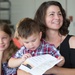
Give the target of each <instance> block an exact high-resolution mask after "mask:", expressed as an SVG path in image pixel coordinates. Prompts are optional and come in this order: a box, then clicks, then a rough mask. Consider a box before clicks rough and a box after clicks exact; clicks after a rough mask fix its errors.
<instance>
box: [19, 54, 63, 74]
mask: <svg viewBox="0 0 75 75" xmlns="http://www.w3.org/2000/svg"><path fill="white" fill-rule="evenodd" d="M61 60H62V59H60V60H58V59H57V58H55V57H53V56H51V55H50V54H45V55H40V56H35V57H31V58H28V59H27V60H26V61H25V62H24V63H23V64H21V66H20V67H19V69H22V70H24V71H26V72H29V73H31V74H32V75H42V74H44V73H45V72H46V71H47V70H48V69H50V68H52V67H53V66H55V65H56V64H57V63H59V62H60V61H61ZM27 64H28V66H29V65H30V68H29V67H27V66H25V65H27Z"/></svg>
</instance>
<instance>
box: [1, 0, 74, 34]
mask: <svg viewBox="0 0 75 75" xmlns="http://www.w3.org/2000/svg"><path fill="white" fill-rule="evenodd" d="M44 1H49V0H0V21H4V22H7V23H8V24H9V25H10V27H11V28H12V29H14V30H15V25H16V24H17V22H18V21H19V20H20V19H22V18H24V17H30V18H33V17H34V14H35V12H36V10H37V9H38V7H39V6H40V4H41V3H42V2H44ZM55 1H59V2H60V3H61V4H62V6H63V8H64V9H65V11H66V13H67V18H68V19H70V21H71V23H70V27H69V31H70V32H69V34H73V35H75V9H74V7H75V0H55Z"/></svg>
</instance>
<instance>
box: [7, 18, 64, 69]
mask: <svg viewBox="0 0 75 75" xmlns="http://www.w3.org/2000/svg"><path fill="white" fill-rule="evenodd" d="M17 31H18V37H19V39H20V40H21V42H22V43H23V45H24V46H23V47H21V49H20V50H18V52H17V53H16V54H15V55H14V56H13V57H11V58H10V60H9V63H8V65H9V67H12V68H14V67H19V66H20V64H22V63H23V62H24V61H25V60H26V59H27V58H29V57H31V56H37V55H43V54H50V55H52V56H54V57H56V58H58V59H60V58H62V59H63V60H62V61H61V62H60V63H58V64H57V65H58V66H62V65H63V64H64V61H65V60H64V57H63V56H61V55H60V53H59V51H58V50H57V49H56V48H55V47H54V45H52V44H49V43H47V42H46V41H45V40H44V39H41V37H42V32H41V29H40V26H39V25H38V24H37V23H36V22H35V21H34V20H32V19H30V18H25V19H23V20H22V21H20V23H19V26H18V29H17Z"/></svg>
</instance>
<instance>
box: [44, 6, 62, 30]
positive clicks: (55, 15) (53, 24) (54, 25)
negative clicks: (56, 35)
mask: <svg viewBox="0 0 75 75" xmlns="http://www.w3.org/2000/svg"><path fill="white" fill-rule="evenodd" d="M45 22H46V26H47V28H49V29H52V30H58V29H60V27H61V26H62V24H63V16H62V13H61V11H60V8H59V7H58V6H55V5H51V6H50V7H48V9H47V11H46V16H45Z"/></svg>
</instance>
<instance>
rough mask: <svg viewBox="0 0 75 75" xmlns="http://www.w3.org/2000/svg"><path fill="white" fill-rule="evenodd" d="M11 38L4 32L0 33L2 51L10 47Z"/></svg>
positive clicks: (0, 48)
mask: <svg viewBox="0 0 75 75" xmlns="http://www.w3.org/2000/svg"><path fill="white" fill-rule="evenodd" d="M10 41H11V37H10V36H9V35H8V34H6V33H5V32H4V31H0V51H4V50H6V49H7V48H8V47H9V44H10Z"/></svg>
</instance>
